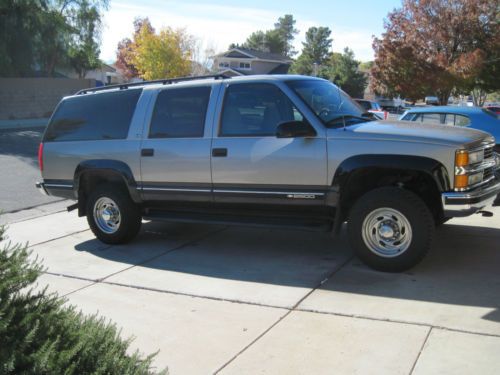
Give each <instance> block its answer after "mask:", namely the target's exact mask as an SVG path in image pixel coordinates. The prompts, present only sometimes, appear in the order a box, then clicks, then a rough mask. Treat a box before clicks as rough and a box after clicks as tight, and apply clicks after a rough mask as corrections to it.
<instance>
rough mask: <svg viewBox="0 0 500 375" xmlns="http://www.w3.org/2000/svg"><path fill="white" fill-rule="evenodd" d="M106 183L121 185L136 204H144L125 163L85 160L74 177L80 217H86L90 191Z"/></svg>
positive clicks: (106, 160)
mask: <svg viewBox="0 0 500 375" xmlns="http://www.w3.org/2000/svg"><path fill="white" fill-rule="evenodd" d="M106 182H111V183H117V184H121V185H122V186H124V187H125V188H126V190H127V191H128V193H129V195H130V197H131V199H132V200H133V201H134V202H135V203H141V202H142V199H141V195H140V192H139V190H138V189H137V186H138V185H137V182H136V180H135V178H134V175H133V173H132V170H131V169H130V167H129V166H128V165H127V164H126V163H125V162H122V161H119V160H108V159H93V160H85V161H82V162H81V163H80V164H78V166H77V167H76V169H75V174H74V177H73V189H74V192H75V196H76V197H77V198H78V214H79V216H84V213H85V204H86V199H87V193H88V191H90V190H91V189H92V188H94V187H95V186H97V185H99V184H101V183H106Z"/></svg>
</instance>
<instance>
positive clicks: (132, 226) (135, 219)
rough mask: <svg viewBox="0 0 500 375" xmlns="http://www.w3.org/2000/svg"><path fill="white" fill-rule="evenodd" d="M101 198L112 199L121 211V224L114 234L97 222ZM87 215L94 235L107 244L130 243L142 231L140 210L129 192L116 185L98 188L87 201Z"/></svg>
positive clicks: (119, 221) (117, 226)
mask: <svg viewBox="0 0 500 375" xmlns="http://www.w3.org/2000/svg"><path fill="white" fill-rule="evenodd" d="M101 198H105V199H108V200H109V199H110V200H111V201H112V202H113V203H114V204H115V205H116V207H117V209H118V211H119V218H120V219H119V220H118V223H119V224H118V225H116V230H115V231H113V232H106V231H105V230H103V229H101V227H105V225H103V224H99V223H98V222H96V217H95V216H94V208H95V206H96V203H97V202H98V201H99V200H100V199H101ZM113 209H114V206H113ZM114 212H116V211H114ZM86 214H87V222H88V223H89V226H90V229H91V230H92V232H93V233H94V235H95V236H96V237H97V238H98V239H99V240H100V241H102V242H104V243H107V244H122V243H127V242H130V241H131V240H132V239H133V238H134V237H135V236H136V235H137V233H138V232H139V230H140V229H141V220H142V217H141V210H140V208H139V207H138V206H137V205H136V204H135V203H134V202H133V201H132V199H131V198H130V196H129V194H128V192H127V191H126V190H125V189H123V188H122V187H120V186H119V185H116V184H103V185H99V186H97V188H96V189H95V190H93V191H92V192H91V193H90V195H89V197H88V199H87V207H86ZM97 216H99V215H97ZM111 230H113V229H111Z"/></svg>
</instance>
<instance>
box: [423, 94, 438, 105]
mask: <svg viewBox="0 0 500 375" xmlns="http://www.w3.org/2000/svg"><path fill="white" fill-rule="evenodd" d="M425 104H427V105H439V99H438V97H437V96H426V97H425Z"/></svg>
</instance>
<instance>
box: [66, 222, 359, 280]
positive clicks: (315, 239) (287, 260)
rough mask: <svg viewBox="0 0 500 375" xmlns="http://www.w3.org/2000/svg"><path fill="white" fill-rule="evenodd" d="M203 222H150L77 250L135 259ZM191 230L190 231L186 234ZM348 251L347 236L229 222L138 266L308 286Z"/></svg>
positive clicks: (346, 256) (120, 259)
mask: <svg viewBox="0 0 500 375" xmlns="http://www.w3.org/2000/svg"><path fill="white" fill-rule="evenodd" d="M204 227H206V225H195V224H180V223H172V224H170V223H160V222H156V223H154V222H150V223H145V224H143V229H142V230H141V233H140V234H139V236H138V237H137V238H136V240H135V241H134V242H132V243H130V244H127V245H119V246H112V247H110V248H107V249H105V250H102V251H96V250H95V249H96V246H94V241H97V240H90V241H86V242H83V243H80V244H78V245H76V246H75V249H76V250H78V251H88V252H92V253H94V254H95V255H97V256H99V257H104V258H106V259H108V260H111V261H115V262H123V263H130V264H133V261H132V259H133V254H134V253H136V252H141V251H145V250H146V249H147V247H150V246H161V244H162V241H165V240H166V239H171V238H172V236H176V237H179V238H181V237H184V238H186V237H188V238H189V236H191V237H193V238H196V232H197V231H199V230H201V229H202V228H204ZM189 232H192V233H190V235H187V236H186V235H185V234H186V233H189ZM351 256H352V255H351V252H350V250H349V249H348V246H347V243H346V241H345V238H344V237H342V238H339V239H337V240H336V239H334V238H332V235H331V234H329V233H315V232H307V231H287V230H271V229H262V228H244V227H228V228H225V229H222V230H219V231H217V232H215V233H214V232H212V233H211V234H208V235H206V236H204V237H202V238H201V239H199V240H195V241H191V242H189V243H187V244H186V245H181V246H180V247H178V248H176V249H174V250H170V251H166V253H164V255H161V256H159V257H155V258H154V259H151V260H149V261H147V262H145V263H143V264H141V267H145V268H150V269H157V270H162V271H170V272H175V273H179V274H186V275H197V276H204V277H209V278H215V279H226V280H238V281H246V282H252V283H262V284H275V285H285V286H293V287H307V288H311V287H315V286H317V285H318V283H319V282H320V281H321V280H323V279H324V278H325V277H327V276H328V275H329V274H330V273H331V272H332V270H335V269H336V268H338V267H340V266H341V265H342V264H344V263H345V262H346V261H347V260H348V259H349V258H350V257H351ZM145 273H146V272H145ZM157 286H158V285H157ZM164 286H165V288H168V285H164ZM159 287H160V288H161V287H162V285H159Z"/></svg>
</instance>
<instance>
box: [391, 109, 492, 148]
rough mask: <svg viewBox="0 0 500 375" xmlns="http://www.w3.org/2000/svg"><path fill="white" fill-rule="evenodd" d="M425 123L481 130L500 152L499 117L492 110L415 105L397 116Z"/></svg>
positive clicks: (404, 119)
mask: <svg viewBox="0 0 500 375" xmlns="http://www.w3.org/2000/svg"><path fill="white" fill-rule="evenodd" d="M399 119H400V120H403V121H416V122H423V123H427V124H436V125H450V126H456V127H468V128H472V129H477V130H482V131H485V132H488V133H490V134H492V135H493V136H494V137H495V139H496V142H497V143H496V146H495V150H496V152H498V153H500V119H499V118H498V115H496V114H494V113H493V112H491V111H489V110H487V109H484V108H479V107H451V106H442V107H427V108H426V107H421V108H418V107H415V108H412V109H410V110H408V111H406V112H405V113H403V115H402V116H401V117H400V118H399Z"/></svg>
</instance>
